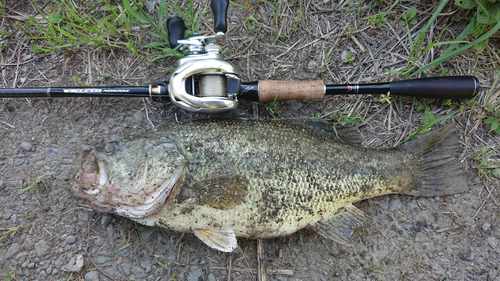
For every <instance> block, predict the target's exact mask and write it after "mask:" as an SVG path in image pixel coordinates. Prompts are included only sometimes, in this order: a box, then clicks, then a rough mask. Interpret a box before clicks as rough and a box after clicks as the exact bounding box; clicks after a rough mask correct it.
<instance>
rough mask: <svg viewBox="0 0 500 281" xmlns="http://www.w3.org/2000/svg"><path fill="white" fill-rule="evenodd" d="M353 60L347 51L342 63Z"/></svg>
mask: <svg viewBox="0 0 500 281" xmlns="http://www.w3.org/2000/svg"><path fill="white" fill-rule="evenodd" d="M354 59H355V57H354V55H353V54H352V53H351V52H350V51H348V52H347V53H346V55H345V58H344V63H351V62H352V61H353V60H354Z"/></svg>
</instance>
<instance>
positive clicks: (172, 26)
mask: <svg viewBox="0 0 500 281" xmlns="http://www.w3.org/2000/svg"><path fill="white" fill-rule="evenodd" d="M167 30H168V42H169V43H170V48H172V49H175V48H177V46H179V43H178V42H177V41H179V40H182V39H184V31H185V30H186V26H185V25H184V20H182V19H181V18H180V17H169V18H168V20H167Z"/></svg>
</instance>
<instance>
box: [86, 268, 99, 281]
mask: <svg viewBox="0 0 500 281" xmlns="http://www.w3.org/2000/svg"><path fill="white" fill-rule="evenodd" d="M83 278H84V279H85V281H99V272H97V271H95V270H94V271H89V272H88V273H87V274H85V276H84V277H83Z"/></svg>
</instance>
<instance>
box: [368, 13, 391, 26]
mask: <svg viewBox="0 0 500 281" xmlns="http://www.w3.org/2000/svg"><path fill="white" fill-rule="evenodd" d="M394 13H395V12H381V13H378V14H375V15H372V16H370V17H368V24H369V25H370V27H371V28H372V29H377V28H380V27H382V26H383V25H384V24H386V23H387V18H386V16H385V15H387V14H394Z"/></svg>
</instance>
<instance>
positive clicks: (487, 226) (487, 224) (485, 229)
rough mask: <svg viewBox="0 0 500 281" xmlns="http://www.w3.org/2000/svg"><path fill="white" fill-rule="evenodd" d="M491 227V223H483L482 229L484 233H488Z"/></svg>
mask: <svg viewBox="0 0 500 281" xmlns="http://www.w3.org/2000/svg"><path fill="white" fill-rule="evenodd" d="M490 227H491V224H489V223H487V222H485V223H483V225H482V226H481V229H482V230H483V231H488V229H490Z"/></svg>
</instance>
